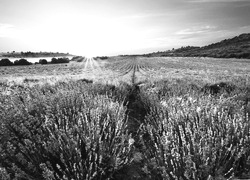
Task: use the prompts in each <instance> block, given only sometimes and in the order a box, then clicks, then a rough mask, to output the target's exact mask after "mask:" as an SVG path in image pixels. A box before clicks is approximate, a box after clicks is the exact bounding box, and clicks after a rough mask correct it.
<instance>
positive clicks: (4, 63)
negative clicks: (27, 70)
mask: <svg viewBox="0 0 250 180" xmlns="http://www.w3.org/2000/svg"><path fill="white" fill-rule="evenodd" d="M12 65H13V62H11V61H10V60H9V59H1V61H0V66H12Z"/></svg>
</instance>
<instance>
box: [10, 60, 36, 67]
mask: <svg viewBox="0 0 250 180" xmlns="http://www.w3.org/2000/svg"><path fill="white" fill-rule="evenodd" d="M31 64H32V63H31V62H29V61H27V60H26V59H20V60H16V61H15V62H14V65H17V66H19V65H31Z"/></svg>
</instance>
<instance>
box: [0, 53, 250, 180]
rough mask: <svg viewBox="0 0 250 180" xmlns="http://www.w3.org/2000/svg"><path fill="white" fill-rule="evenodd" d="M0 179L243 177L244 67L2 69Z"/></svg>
mask: <svg viewBox="0 0 250 180" xmlns="http://www.w3.org/2000/svg"><path fill="white" fill-rule="evenodd" d="M0 77H1V78H0V119H1V120H0V142H1V144H0V179H1V178H2V179H4V178H5V179H14V178H16V179H58V180H59V179H236V178H249V177H250V174H249V172H250V146H249V144H250V129H249V128H250V122H249V113H250V102H249V101H250V61H249V60H246V59H215V58H192V57H187V58H180V57H152V58H146V57H136V56H124V57H122V56H120V57H110V58H108V59H105V60H98V59H97V60H95V59H86V60H84V61H83V62H70V63H68V64H56V65H53V64H48V65H31V66H11V67H0Z"/></svg>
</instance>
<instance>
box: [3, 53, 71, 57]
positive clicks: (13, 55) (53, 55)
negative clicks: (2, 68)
mask: <svg viewBox="0 0 250 180" xmlns="http://www.w3.org/2000/svg"><path fill="white" fill-rule="evenodd" d="M1 56H2V57H14V58H37V57H59V56H60V57H64V56H73V55H71V54H69V53H60V52H30V51H28V52H15V51H13V52H7V53H1Z"/></svg>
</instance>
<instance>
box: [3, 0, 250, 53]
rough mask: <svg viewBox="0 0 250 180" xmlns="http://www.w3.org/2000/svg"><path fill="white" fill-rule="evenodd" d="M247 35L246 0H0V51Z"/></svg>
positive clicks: (198, 41)
mask: <svg viewBox="0 0 250 180" xmlns="http://www.w3.org/2000/svg"><path fill="white" fill-rule="evenodd" d="M241 33H250V0H0V52H7V51H8V52H11V51H16V52H20V51H24V52H26V51H33V52H39V51H48V52H64V53H71V54H74V55H82V56H105V55H107V56H112V55H122V54H142V53H149V52H155V51H165V50H168V49H172V48H178V47H181V46H188V45H190V46H203V45H208V44H210V43H214V42H218V41H221V40H223V39H227V38H232V37H234V36H237V35H240V34H241Z"/></svg>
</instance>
